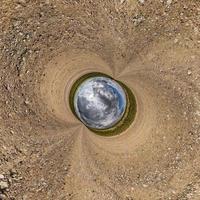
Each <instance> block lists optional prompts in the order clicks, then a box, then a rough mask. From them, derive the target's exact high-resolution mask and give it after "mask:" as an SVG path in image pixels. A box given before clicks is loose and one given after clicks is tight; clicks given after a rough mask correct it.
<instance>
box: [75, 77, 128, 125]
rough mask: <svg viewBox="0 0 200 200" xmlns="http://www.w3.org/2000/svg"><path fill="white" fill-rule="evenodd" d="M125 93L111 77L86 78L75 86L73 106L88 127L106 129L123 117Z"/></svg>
mask: <svg viewBox="0 0 200 200" xmlns="http://www.w3.org/2000/svg"><path fill="white" fill-rule="evenodd" d="M126 103H127V102H126V94H125V92H124V90H123V88H122V87H121V86H120V85H119V84H118V83H117V82H116V81H114V80H113V79H111V78H108V77H103V76H97V77H92V78H88V79H86V80H85V81H83V82H82V83H81V84H80V85H79V87H78V88H77V90H76V92H75V96H74V108H75V112H76V114H77V116H78V117H79V119H80V120H81V121H82V122H83V123H84V124H85V125H86V126H88V127H90V128H95V129H107V128H111V127H112V126H114V125H115V124H116V123H118V122H119V121H120V119H121V118H122V117H123V114H124V112H125V110H126Z"/></svg>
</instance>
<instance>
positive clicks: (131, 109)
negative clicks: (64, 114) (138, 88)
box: [69, 72, 137, 136]
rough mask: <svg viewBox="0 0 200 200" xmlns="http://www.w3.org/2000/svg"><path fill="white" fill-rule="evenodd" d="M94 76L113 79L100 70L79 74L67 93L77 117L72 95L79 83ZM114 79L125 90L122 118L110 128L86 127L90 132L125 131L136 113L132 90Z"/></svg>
mask: <svg viewBox="0 0 200 200" xmlns="http://www.w3.org/2000/svg"><path fill="white" fill-rule="evenodd" d="M95 76H104V77H108V78H111V79H113V78H112V77H110V76H108V75H106V74H103V73H100V72H92V73H88V74H85V75H83V76H81V77H80V78H79V79H78V80H77V81H76V82H75V83H74V84H73V86H72V88H71V91H70V95H69V105H70V108H71V110H72V112H73V114H74V115H75V116H76V117H77V119H79V118H78V116H77V115H76V112H75V108H74V96H75V93H76V90H77V88H78V87H79V86H80V84H82V83H83V82H84V81H85V80H86V79H88V78H92V77H95ZM113 80H114V79H113ZM115 81H116V82H118V83H119V84H120V85H121V87H122V88H123V89H124V90H125V93H126V98H127V106H126V110H125V112H124V115H123V117H122V119H121V120H120V121H119V122H118V123H117V124H115V125H114V126H113V127H111V128H108V129H101V130H99V129H94V128H90V127H88V129H90V130H91V131H92V132H94V133H96V134H98V135H101V136H114V135H118V134H120V133H122V132H123V131H125V130H126V129H127V128H128V127H129V126H130V125H131V123H132V122H133V121H134V119H135V115H136V111H137V105H136V99H135V96H134V95H133V93H132V91H131V90H130V89H129V88H128V87H127V86H126V85H125V84H124V83H122V82H120V81H118V80H115Z"/></svg>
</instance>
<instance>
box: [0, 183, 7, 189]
mask: <svg viewBox="0 0 200 200" xmlns="http://www.w3.org/2000/svg"><path fill="white" fill-rule="evenodd" d="M6 189H8V183H7V182H6V181H0V190H6Z"/></svg>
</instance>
